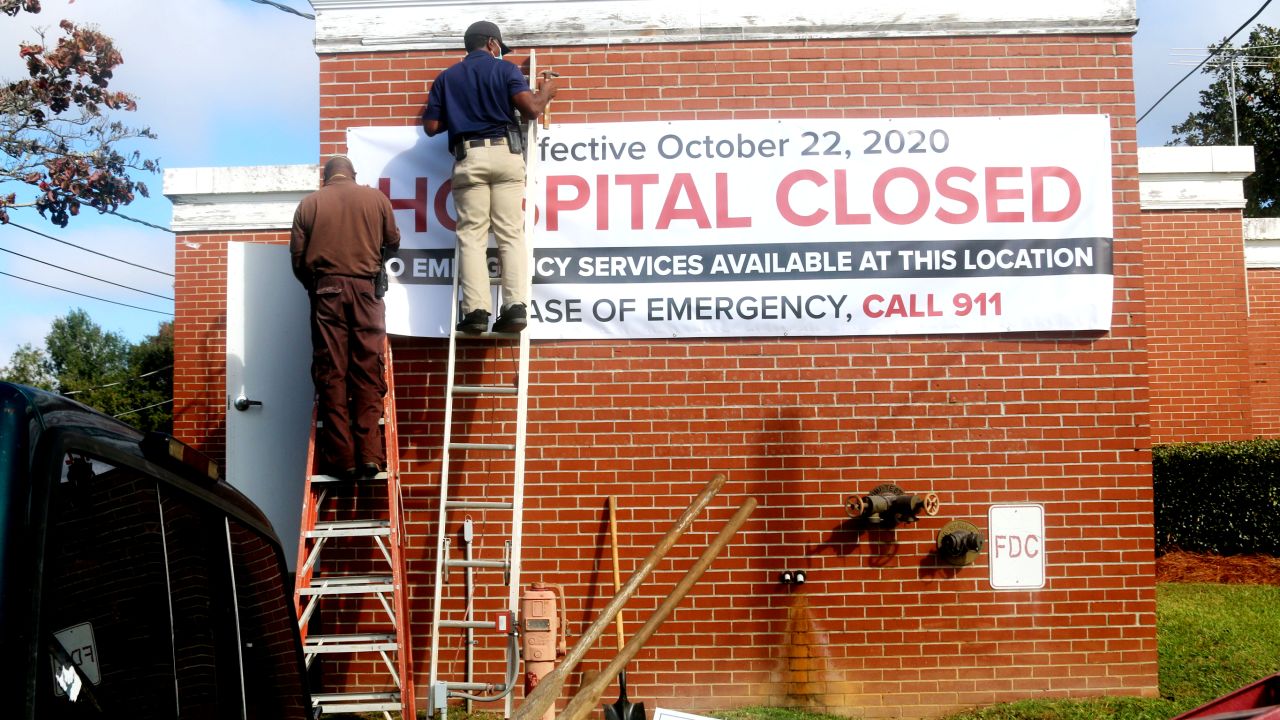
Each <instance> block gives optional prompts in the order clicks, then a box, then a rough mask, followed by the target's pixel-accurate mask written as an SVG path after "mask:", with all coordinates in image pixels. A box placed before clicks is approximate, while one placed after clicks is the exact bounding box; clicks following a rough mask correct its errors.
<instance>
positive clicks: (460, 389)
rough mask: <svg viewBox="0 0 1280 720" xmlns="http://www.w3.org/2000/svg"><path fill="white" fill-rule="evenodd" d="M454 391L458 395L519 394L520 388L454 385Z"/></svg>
mask: <svg viewBox="0 0 1280 720" xmlns="http://www.w3.org/2000/svg"><path fill="white" fill-rule="evenodd" d="M453 392H454V393H456V394H458V395H518V394H519V393H520V389H519V388H514V387H511V386H510V385H454V386H453Z"/></svg>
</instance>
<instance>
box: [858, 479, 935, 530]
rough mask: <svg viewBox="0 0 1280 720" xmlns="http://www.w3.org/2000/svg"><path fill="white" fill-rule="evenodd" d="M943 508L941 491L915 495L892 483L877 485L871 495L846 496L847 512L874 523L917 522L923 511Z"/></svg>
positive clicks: (932, 513)
mask: <svg viewBox="0 0 1280 720" xmlns="http://www.w3.org/2000/svg"><path fill="white" fill-rule="evenodd" d="M941 508H942V501H941V500H939V498H938V494H937V493H932V492H931V493H926V494H924V495H911V494H908V493H907V492H906V491H905V490H903V489H902V488H900V487H898V486H897V485H893V484H891V483H886V484H884V485H879V486H877V487H876V488H875V489H874V490H872V491H871V494H869V495H863V496H861V497H859V496H857V495H849V496H848V497H846V498H845V499H844V511H845V512H846V513H848V515H849V517H851V518H857V519H860V520H865V521H866V522H868V523H872V524H883V525H897V524H898V523H913V522H915V521H916V520H918V519H919V516H920V513H922V512H923V513H924V514H925V515H929V516H933V515H937V514H938V511H939V510H940V509H941Z"/></svg>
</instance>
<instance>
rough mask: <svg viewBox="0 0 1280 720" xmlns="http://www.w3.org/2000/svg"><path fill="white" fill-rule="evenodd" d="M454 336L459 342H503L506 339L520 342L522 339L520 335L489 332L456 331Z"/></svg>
mask: <svg viewBox="0 0 1280 720" xmlns="http://www.w3.org/2000/svg"><path fill="white" fill-rule="evenodd" d="M453 334H454V337H456V338H457V339H459V340H479V339H485V340H495V339H496V340H501V339H505V338H509V339H512V340H518V339H519V338H520V333H500V332H490V331H488V330H486V331H485V332H482V333H465V332H456V331H455V332H454V333H453Z"/></svg>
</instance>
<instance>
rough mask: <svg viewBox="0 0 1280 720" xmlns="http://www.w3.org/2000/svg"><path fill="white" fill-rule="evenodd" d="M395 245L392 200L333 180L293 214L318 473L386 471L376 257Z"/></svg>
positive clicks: (292, 245) (292, 246)
mask: <svg viewBox="0 0 1280 720" xmlns="http://www.w3.org/2000/svg"><path fill="white" fill-rule="evenodd" d="M383 247H387V248H389V249H390V250H392V251H394V250H396V249H398V248H399V247H400V231H399V230H398V229H397V228H396V223H395V218H394V217H393V215H392V212H391V202H390V201H389V200H388V199H387V197H386V196H385V195H383V194H382V193H381V192H379V191H378V190H375V189H373V188H368V187H364V186H362V185H357V184H356V183H355V182H354V181H353V180H351V179H350V178H348V177H346V176H345V175H334V176H333V177H331V178H330V179H329V181H328V182H326V183H325V186H324V187H323V188H321V189H320V190H318V191H316V192H314V193H311V194H310V195H308V196H307V197H305V198H303V200H302V202H301V203H300V204H299V205H298V210H297V212H295V213H294V216H293V231H292V233H291V236H290V239H289V254H290V256H291V257H292V261H293V274H294V276H296V277H297V278H298V281H299V282H301V283H302V285H303V287H305V288H307V293H308V295H309V296H310V298H311V347H312V356H311V379H312V382H314V383H315V387H316V394H317V395H318V397H319V411H318V417H317V419H318V420H320V421H321V423H322V426H321V427H320V428H319V429H318V430H317V433H316V454H317V458H318V464H319V469H320V472H323V473H330V474H336V473H341V472H345V471H348V470H352V469H357V468H359V466H360V465H361V464H362V463H374V464H376V465H378V466H379V467H385V465H386V449H385V448H384V447H383V444H382V433H381V432H380V427H379V425H378V420H379V419H380V418H381V417H382V396H383V395H385V394H386V392H387V386H386V381H385V380H384V379H383V377H382V346H383V343H384V340H385V338H386V317H385V315H384V313H383V304H382V299H381V298H378V297H376V296H375V295H374V277H375V276H376V275H377V273H378V269H379V266H380V265H381V263H382V258H381V251H382V248H383Z"/></svg>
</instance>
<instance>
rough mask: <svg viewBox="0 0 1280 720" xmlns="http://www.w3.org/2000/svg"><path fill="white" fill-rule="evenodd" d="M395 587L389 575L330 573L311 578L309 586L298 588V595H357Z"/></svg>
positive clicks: (384, 590)
mask: <svg viewBox="0 0 1280 720" xmlns="http://www.w3.org/2000/svg"><path fill="white" fill-rule="evenodd" d="M394 589H395V584H394V583H393V582H392V579H391V576H390V575H337V576H334V575H330V576H329V577H319V578H317V577H313V578H311V586H310V587H304V588H298V594H299V595H359V594H361V593H379V592H391V591H392V590H394Z"/></svg>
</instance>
